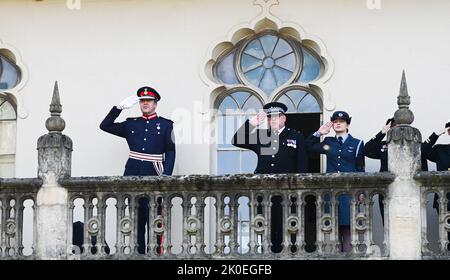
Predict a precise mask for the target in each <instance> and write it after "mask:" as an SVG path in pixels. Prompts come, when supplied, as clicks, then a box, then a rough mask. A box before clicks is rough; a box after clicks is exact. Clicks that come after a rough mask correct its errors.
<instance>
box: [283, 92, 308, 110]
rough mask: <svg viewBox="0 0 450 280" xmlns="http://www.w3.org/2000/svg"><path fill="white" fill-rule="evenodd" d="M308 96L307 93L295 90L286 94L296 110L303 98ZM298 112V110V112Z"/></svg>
mask: <svg viewBox="0 0 450 280" xmlns="http://www.w3.org/2000/svg"><path fill="white" fill-rule="evenodd" d="M306 94H308V93H307V92H306V91H303V90H298V89H294V90H291V91H288V92H286V95H287V96H289V97H290V98H291V99H292V101H293V102H294V104H295V108H297V106H298V103H300V101H301V100H302V98H303V97H304V96H305V95H306ZM296 111H297V110H296Z"/></svg>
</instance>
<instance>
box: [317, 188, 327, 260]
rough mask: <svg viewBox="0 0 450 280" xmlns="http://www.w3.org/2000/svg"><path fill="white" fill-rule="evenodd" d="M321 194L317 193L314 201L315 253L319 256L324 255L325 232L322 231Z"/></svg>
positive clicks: (322, 210) (322, 205)
mask: <svg viewBox="0 0 450 280" xmlns="http://www.w3.org/2000/svg"><path fill="white" fill-rule="evenodd" d="M322 196H323V192H317V199H316V204H317V206H316V213H317V215H316V232H317V237H316V239H317V253H318V254H319V255H324V254H326V253H325V250H324V249H325V246H326V243H325V232H324V231H322V227H323V225H322V218H323V216H324V212H325V211H324V201H323V197H322Z"/></svg>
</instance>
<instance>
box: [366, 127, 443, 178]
mask: <svg viewBox="0 0 450 280" xmlns="http://www.w3.org/2000/svg"><path fill="white" fill-rule="evenodd" d="M385 135H386V134H383V133H382V132H381V131H380V132H379V133H378V134H377V135H376V136H375V137H373V138H372V139H371V140H369V142H367V143H366V145H365V151H364V152H365V155H366V157H368V158H373V159H379V160H380V163H381V166H380V172H385V171H388V145H387V143H386V141H382V140H383V138H384V136H385ZM438 137H439V136H437V135H436V134H435V133H433V134H431V135H430V137H429V138H428V139H427V140H426V141H425V142H423V143H422V145H421V146H420V150H421V155H422V156H421V159H422V160H421V161H422V171H428V163H427V155H428V154H429V153H430V151H431V148H432V147H433V145H434V144H435V143H436V141H437V139H438Z"/></svg>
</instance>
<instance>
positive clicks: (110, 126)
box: [100, 106, 126, 137]
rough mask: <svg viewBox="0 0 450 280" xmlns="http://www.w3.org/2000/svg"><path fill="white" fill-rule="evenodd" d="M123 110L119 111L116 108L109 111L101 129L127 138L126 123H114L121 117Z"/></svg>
mask: <svg viewBox="0 0 450 280" xmlns="http://www.w3.org/2000/svg"><path fill="white" fill-rule="evenodd" d="M121 112H122V110H119V109H117V108H116V107H115V106H114V107H113V108H112V109H111V111H109V113H108V115H106V117H105V119H104V120H103V121H102V123H101V124H100V129H101V130H103V131H106V132H108V133H111V134H114V135H117V136H120V137H126V135H125V122H121V123H115V122H114V121H115V120H116V119H117V117H118V116H119V115H120V113H121Z"/></svg>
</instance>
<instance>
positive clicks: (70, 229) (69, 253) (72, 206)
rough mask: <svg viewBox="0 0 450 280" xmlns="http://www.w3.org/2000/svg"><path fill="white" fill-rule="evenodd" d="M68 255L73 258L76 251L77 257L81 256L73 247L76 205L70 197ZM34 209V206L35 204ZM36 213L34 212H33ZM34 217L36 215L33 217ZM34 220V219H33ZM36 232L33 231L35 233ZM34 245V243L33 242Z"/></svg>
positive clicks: (68, 208) (68, 209)
mask: <svg viewBox="0 0 450 280" xmlns="http://www.w3.org/2000/svg"><path fill="white" fill-rule="evenodd" d="M67 206H68V207H67V255H68V256H71V255H73V254H72V251H73V250H74V251H75V255H79V253H81V252H78V253H77V250H78V249H77V248H75V245H73V244H72V243H73V210H74V209H75V204H74V198H73V197H69V203H68V205H67ZM33 207H34V204H33ZM33 213H34V210H33ZM33 216H34V215H33ZM33 219H34V217H33ZM35 231H36V230H33V233H34V232H35ZM33 243H34V242H33ZM79 250H81V248H79Z"/></svg>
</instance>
